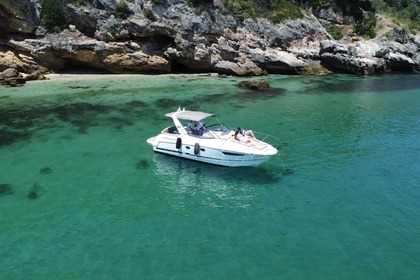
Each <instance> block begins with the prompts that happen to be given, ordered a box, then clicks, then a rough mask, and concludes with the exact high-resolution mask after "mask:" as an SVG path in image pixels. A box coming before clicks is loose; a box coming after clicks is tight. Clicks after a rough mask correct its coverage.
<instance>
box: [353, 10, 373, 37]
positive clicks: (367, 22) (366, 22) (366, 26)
mask: <svg viewBox="0 0 420 280" xmlns="http://www.w3.org/2000/svg"><path fill="white" fill-rule="evenodd" d="M375 27H376V16H375V14H373V13H367V14H366V15H365V16H364V17H363V19H361V20H358V21H357V22H356V24H355V25H354V29H355V31H356V33H357V34H359V35H361V36H365V37H368V38H375V36H376V32H375Z"/></svg>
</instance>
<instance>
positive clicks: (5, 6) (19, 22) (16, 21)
mask: <svg viewBox="0 0 420 280" xmlns="http://www.w3.org/2000/svg"><path fill="white" fill-rule="evenodd" d="M39 7H40V6H39V5H38V4H37V2H36V1H31V0H2V1H0V36H2V35H4V34H7V33H21V34H25V35H31V34H33V33H34V32H35V30H36V28H37V26H38V25H39V24H40V20H39V15H40V12H39Z"/></svg>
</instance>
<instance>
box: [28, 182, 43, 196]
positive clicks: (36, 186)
mask: <svg viewBox="0 0 420 280" xmlns="http://www.w3.org/2000/svg"><path fill="white" fill-rule="evenodd" d="M40 190H41V186H40V185H39V184H38V183H35V184H34V185H33V186H32V188H31V189H30V190H29V193H28V199H30V200H34V199H37V198H38V197H40V195H39V194H38V192H39V191H40Z"/></svg>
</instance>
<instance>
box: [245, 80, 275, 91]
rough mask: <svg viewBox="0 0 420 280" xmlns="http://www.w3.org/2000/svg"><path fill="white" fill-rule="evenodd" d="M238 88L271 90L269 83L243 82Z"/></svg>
mask: <svg viewBox="0 0 420 280" xmlns="http://www.w3.org/2000/svg"><path fill="white" fill-rule="evenodd" d="M237 86H238V87H245V88H249V89H252V90H268V89H269V88H270V84H269V83H268V82H267V81H241V82H239V83H238V84H237Z"/></svg>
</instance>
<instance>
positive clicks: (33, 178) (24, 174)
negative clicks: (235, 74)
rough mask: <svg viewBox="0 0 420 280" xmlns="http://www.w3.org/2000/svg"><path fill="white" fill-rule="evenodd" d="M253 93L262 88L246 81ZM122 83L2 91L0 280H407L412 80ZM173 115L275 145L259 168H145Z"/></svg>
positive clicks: (419, 114) (162, 163) (417, 207)
mask: <svg viewBox="0 0 420 280" xmlns="http://www.w3.org/2000/svg"><path fill="white" fill-rule="evenodd" d="M256 79H260V78H256ZM262 79H266V80H269V81H270V84H271V86H272V90H270V91H269V92H249V91H246V90H240V89H237V88H236V87H235V86H234V85H235V84H236V83H237V82H238V81H239V80H240V79H238V78H227V79H220V78H216V77H207V76H183V75H178V76H130V77H113V76H108V77H95V78H80V79H65V80H61V81H55V80H53V81H45V82H34V83H30V84H28V85H26V86H24V87H21V88H0V184H9V185H10V188H11V189H9V191H8V193H7V194H6V192H5V191H4V192H3V194H0V217H1V223H0V242H1V244H2V246H1V247H0V258H1V260H2V261H1V263H2V265H1V266H0V273H1V275H2V277H4V278H5V279H22V278H23V277H30V278H35V279H45V278H59V279H97V278H105V279H133V278H152V279H167V278H175V279H202V278H205V279H208V278H210V279H418V278H419V277H420V268H419V266H418V263H420V235H419V232H420V195H419V193H420V191H419V185H420V184H419V182H420V175H419V174H420V160H419V159H420V157H419V156H420V144H419V136H420V110H419V108H420V79H419V76H418V75H384V76H375V77H355V76H340V75H336V76H328V77H294V76H268V77H264V78H262ZM178 106H182V107H186V108H188V109H196V110H203V111H209V112H214V113H216V114H217V115H218V116H219V118H220V119H221V120H222V121H224V122H225V123H227V124H228V125H230V126H231V127H236V126H242V127H244V128H245V129H253V130H256V131H261V132H267V133H269V134H272V135H274V136H276V137H278V138H280V139H281V141H282V142H281V143H278V144H280V146H279V147H280V150H281V153H280V155H279V156H276V157H274V158H272V159H270V160H269V161H268V162H266V163H265V164H263V165H262V166H260V167H259V168H239V169H232V168H223V167H217V166H210V165H205V164H200V163H195V162H191V161H185V160H182V159H177V158H172V157H168V156H165V155H160V154H155V153H153V152H152V150H151V147H149V146H148V145H147V144H146V139H147V138H148V137H150V136H152V135H155V134H157V133H158V132H159V131H160V130H161V129H162V128H163V127H165V126H166V125H169V123H168V120H166V119H165V117H164V114H165V113H166V112H169V111H172V110H176V108H178Z"/></svg>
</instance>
